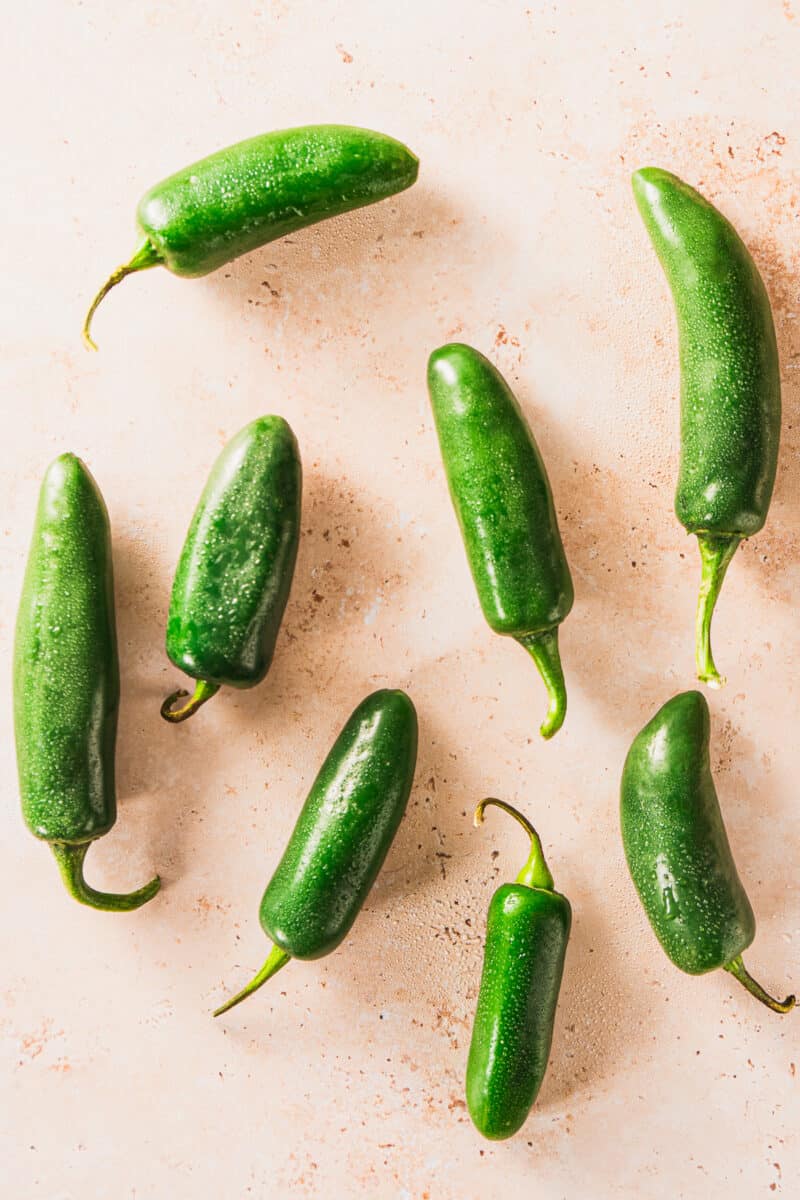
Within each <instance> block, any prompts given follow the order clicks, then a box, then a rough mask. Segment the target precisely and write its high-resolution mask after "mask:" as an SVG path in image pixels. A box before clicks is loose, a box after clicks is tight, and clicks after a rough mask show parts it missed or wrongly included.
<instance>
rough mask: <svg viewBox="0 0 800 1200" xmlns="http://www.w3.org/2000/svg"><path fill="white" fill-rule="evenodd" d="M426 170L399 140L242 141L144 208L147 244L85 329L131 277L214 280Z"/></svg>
mask: <svg viewBox="0 0 800 1200" xmlns="http://www.w3.org/2000/svg"><path fill="white" fill-rule="evenodd" d="M418 168H419V162H418V160H417V158H416V157H415V156H414V155H413V154H412V153H411V151H410V150H409V149H408V148H407V147H406V146H403V145H402V144H401V143H400V142H397V141H395V139H394V138H390V137H387V136H386V135H385V134H383V133H374V132H372V131H371V130H369V129H357V128H353V127H351V126H348V125H305V126H301V127H299V128H297V129H279V130H277V131H275V132H273V133H266V134H262V135H261V136H260V137H254V138H248V139H247V141H244V142H237V144H236V145H234V146H228V147H227V148H226V149H224V150H219V151H217V153H216V154H211V155H209V157H208V158H203V159H201V160H200V161H199V162H196V163H192V165H191V166H189V167H185V168H184V169H183V170H182V171H178V172H177V173H176V174H175V175H170V176H169V178H168V179H165V180H163V181H162V182H161V183H158V184H156V186H155V187H153V188H151V189H150V191H149V192H147V193H145V195H144V196H143V197H142V199H141V200H140V201H139V207H138V209H137V226H138V232H139V236H140V239H141V240H140V242H139V245H138V247H137V249H136V252H135V253H134V255H133V258H132V259H131V260H130V262H128V263H126V264H125V265H124V266H121V267H118V268H117V270H116V271H114V272H113V274H112V275H111V276H110V277H109V279H108V280H107V281H106V283H104V284H103V287H102V288H101V289H100V291H99V292H98V294H97V296H96V297H95V299H94V301H93V302H92V306H91V308H90V309H89V313H88V315H87V317H86V321H85V323H84V327H83V334H84V339H85V341H86V342H87V344H88V345H89V346H91V347H92V348H94V349H96V347H95V345H94V342H93V341H92V339H91V333H90V326H91V321H92V317H93V316H94V313H95V311H96V309H97V307H98V305H99V304H100V302H101V300H102V299H103V297H104V296H106V295H107V294H108V292H109V291H110V290H111V288H112V287H114V286H115V285H116V284H118V283H119V282H120V281H121V280H122V279H124V278H125V277H126V275H131V274H133V273H134V272H135V271H143V270H145V269H146V268H148V267H155V266H165V267H166V268H167V269H168V270H169V271H172V272H173V274H175V275H184V276H187V277H189V278H192V277H195V276H198V275H207V274H208V273H209V272H210V271H216V270H217V268H218V267H221V266H223V265H224V264H225V263H229V262H231V261H232V260H233V259H235V258H238V257H239V256H240V255H242V254H248V253H249V252H250V251H251V250H256V249H257V248H258V247H259V246H264V245H266V244H267V243H268V242H272V241H275V239H276V238H280V237H284V236H285V235H286V234H289V233H294V232H295V231H296V230H298V229H305V227H306V226H307V225H314V224H316V223H317V221H323V220H325V219H326V218H327V217H335V216H338V215H339V214H340V213H345V212H350V211H351V210H352V209H354V208H362V207H363V206H364V205H366V204H374V203H376V202H377V201H378V200H383V199H385V198H386V197H387V196H393V195H395V194H396V193H397V192H402V191H404V190H405V188H408V187H411V185H412V184H413V183H414V182H415V181H416V178H417V171H418Z"/></svg>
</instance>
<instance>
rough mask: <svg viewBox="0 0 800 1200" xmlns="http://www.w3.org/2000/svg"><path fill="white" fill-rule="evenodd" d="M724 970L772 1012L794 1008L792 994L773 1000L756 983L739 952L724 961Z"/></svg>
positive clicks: (785, 1011) (786, 1011)
mask: <svg viewBox="0 0 800 1200" xmlns="http://www.w3.org/2000/svg"><path fill="white" fill-rule="evenodd" d="M725 970H726V971H730V973H731V975H732V976H733V978H734V979H738V980H739V983H740V984H741V985H742V987H745V988H747V990H748V992H749V993H750V995H751V996H755V998H756V1000H760V1001H761V1003H762V1004H766V1006H767V1008H769V1009H771V1011H772V1012H775V1013H788V1012H791V1011H792V1009H793V1008H794V1005H795V999H794V996H787V997H786V999H785V1000H775V999H774V998H773V997H772V996H770V994H769V993H768V992H765V991H764V989H763V987H762V986H761V984H760V983H756V981H755V979H753V977H752V975H750V974H749V973H748V970H747V968H746V967H745V965H744V963H743V962H742V956H741V954H740V955H738V957H737V958H734V959H731V961H730V962H729V963H726V964H725Z"/></svg>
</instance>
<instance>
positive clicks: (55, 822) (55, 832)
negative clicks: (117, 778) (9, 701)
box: [14, 454, 159, 912]
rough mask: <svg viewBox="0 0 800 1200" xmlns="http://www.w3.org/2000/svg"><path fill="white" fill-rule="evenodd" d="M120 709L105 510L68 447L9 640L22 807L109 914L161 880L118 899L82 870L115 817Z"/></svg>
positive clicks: (71, 885) (68, 879)
mask: <svg viewBox="0 0 800 1200" xmlns="http://www.w3.org/2000/svg"><path fill="white" fill-rule="evenodd" d="M118 710H119V661H118V658H117V631H116V621H115V616H114V579H113V570H112V563H111V533H110V530H109V524H108V513H107V512H106V506H105V504H104V503H103V497H102V496H101V495H100V492H99V490H98V488H97V484H96V483H95V481H94V479H93V478H92V476H91V475H90V474H89V471H88V470H87V468H86V467H85V465H84V464H83V463H82V462H81V460H80V459H79V458H76V457H75V455H74V454H62V455H61V457H60V458H57V459H56V460H55V462H53V463H51V464H50V466H49V468H48V470H47V473H46V475H45V477H44V480H43V482H42V488H41V492H40V494H39V507H38V511H37V514H36V524H35V526H34V531H33V539H32V542H31V549H30V554H29V557H28V566H27V570H26V572H25V581H24V583H23V586H22V597H21V599H20V605H19V613H18V616H17V629H16V639H15V643H14V723H15V730H16V742H17V765H18V768H19V784H20V794H21V799H22V815H23V817H24V818H25V823H26V825H27V826H28V828H29V829H30V831H31V833H32V834H33V835H34V837H37V838H42V840H43V841H46V842H49V843H50V846H51V849H52V851H53V854H54V855H55V858H56V862H57V863H58V867H59V870H60V871H61V875H62V878H63V880H64V883H65V885H66V887H67V890H68V891H69V893H70V894H71V895H72V896H74V898H75V899H76V900H78V901H80V903H81V904H88V905H89V906H90V907H92V908H100V909H105V910H106V911H108V912H126V911H129V910H130V909H134V908H138V907H139V906H140V905H141V904H144V903H145V902H146V901H148V900H150V899H151V897H153V896H154V895H155V894H156V892H157V891H158V888H159V879H158V877H156V878H155V879H153V880H151V882H150V883H148V884H147V885H146V886H145V887H143V888H140V889H139V890H138V891H136V892H131V893H130V894H128V895H114V894H109V893H106V892H96V891H95V890H94V889H93V888H91V887H89V885H88V884H87V883H86V881H85V880H84V878H83V860H84V858H85V857H86V852H87V850H88V849H89V846H90V844H91V843H92V842H93V841H95V839H96V838H99V837H102V836H103V834H104V833H108V831H109V829H111V827H112V825H113V824H114V822H115V820H116V818H117V800H116V793H115V790H114V749H115V745H116V738H117V713H118Z"/></svg>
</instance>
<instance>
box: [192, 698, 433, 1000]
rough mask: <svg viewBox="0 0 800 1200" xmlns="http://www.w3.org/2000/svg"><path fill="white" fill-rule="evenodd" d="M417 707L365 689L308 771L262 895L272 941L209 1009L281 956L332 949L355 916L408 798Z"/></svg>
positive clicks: (273, 968)
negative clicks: (313, 774) (251, 969)
mask: <svg viewBox="0 0 800 1200" xmlns="http://www.w3.org/2000/svg"><path fill="white" fill-rule="evenodd" d="M416 761H417V714H416V712H415V711H414V705H413V704H412V703H411V701H410V699H409V698H408V696H407V695H406V693H405V692H400V691H388V690H386V691H379V692H373V693H372V695H371V696H367V698H366V699H365V700H362V702H361V704H359V706H358V708H357V709H356V710H355V712H354V713H353V715H352V716H351V717H350V720H349V721H348V722H347V724H346V725H345V727H344V729H343V730H342V732H341V733H340V734H339V737H338V738H337V739H336V742H335V743H334V746H333V749H332V750H331V751H330V753H329V754H328V757H327V758H326V759H325V762H324V763H323V765H322V769H321V771H320V773H319V775H318V776H317V778H316V780H315V782H314V785H313V787H312V788H311V791H310V792H309V795H308V799H307V800H306V802H305V804H304V806H303V809H302V811H301V813H300V816H299V818H298V820H297V824H296V825H295V828H294V832H293V833H292V836H291V838H290V839H289V844H288V845H287V847H286V850H285V851H284V854H283V858H282V859H281V861H280V863H279V864H278V867H277V870H276V871H275V874H274V875H273V876H272V879H271V880H270V882H269V884H268V885H267V890H266V891H265V892H264V896H263V899H262V901H261V912H260V919H261V927H262V928H263V930H264V932H265V933H266V935H267V937H269V938H270V939H271V941H272V942H273V949H272V951H271V953H270V955H269V957H268V958H267V960H266V962H265V963H264V966H263V967H262V968H261V970H260V971H259V972H258V974H257V975H256V977H255V978H254V979H253V980H252V981H251V982H250V983H248V985H247V987H245V988H244V989H243V990H242V991H241V992H238V993H237V995H235V996H234V997H233V998H232V999H231V1000H228V1001H227V1003H225V1004H223V1005H222V1006H221V1007H220V1008H218V1009H217V1010H216V1012H215V1013H214V1016H215V1017H218V1016H219V1015H220V1014H221V1013H224V1012H227V1011H228V1009H231V1008H233V1007H234V1005H235V1004H239V1003H240V1002H241V1001H242V1000H244V999H246V998H247V997H248V996H251V995H252V994H253V992H255V991H257V990H258V988H260V987H261V986H262V984H264V983H266V982H267V980H268V979H270V978H271V977H272V976H273V975H274V974H275V973H276V972H277V971H279V970H280V969H281V967H283V966H284V965H285V964H286V963H287V962H288V961H289V959H290V958H300V959H312V958H322V957H323V956H324V955H326V954H330V953H331V951H332V950H335V949H336V947H337V946H338V945H339V943H340V942H341V941H342V940H343V939H344V938H345V937H346V935H347V934H348V932H349V931H350V928H351V926H352V924H353V922H354V921H355V919H356V917H357V916H358V913H359V910H360V908H361V906H362V904H363V903H364V900H365V899H366V896H367V893H368V892H369V890H370V888H371V887H372V885H373V883H374V882H375V878H376V876H377V874H378V872H379V871H380V869H381V866H382V865H383V860H384V859H385V857H386V854H387V852H388V850H389V847H390V846H391V844H392V840H393V838H394V835H395V833H396V832H397V827H398V826H399V824H400V821H401V819H402V817H403V813H404V812H405V809H406V804H407V803H408V797H409V793H410V791H411V784H412V783H413V780H414V768H415V765H416Z"/></svg>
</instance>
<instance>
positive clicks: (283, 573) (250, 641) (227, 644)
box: [161, 417, 302, 721]
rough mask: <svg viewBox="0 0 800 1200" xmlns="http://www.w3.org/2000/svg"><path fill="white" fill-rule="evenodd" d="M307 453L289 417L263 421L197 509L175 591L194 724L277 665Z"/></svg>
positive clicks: (173, 615) (220, 470)
mask: <svg viewBox="0 0 800 1200" xmlns="http://www.w3.org/2000/svg"><path fill="white" fill-rule="evenodd" d="M301 490H302V479H301V468H300V455H299V452H298V449H297V442H296V441H295V437H294V434H293V433H292V431H291V429H290V428H289V426H288V425H287V423H286V422H285V421H284V420H283V418H282V417H259V418H258V420H256V421H252V422H251V423H250V424H249V425H246V426H245V427H244V429H242V430H240V432H239V433H237V435H236V437H234V438H233V439H232V440H231V441H230V442H228V444H227V446H226V447H225V449H224V450H223V451H222V453H221V454H220V456H219V458H218V459H217V461H216V463H215V464H214V467H213V469H212V471H211V474H210V476H209V479H208V482H207V484H206V486H205V488H204V490H203V494H202V496H201V497H200V503H199V504H198V506H197V509H196V510H195V514H194V517H193V518H192V523H191V525H190V526H189V532H188V534H187V535H186V541H185V543H184V546H183V551H182V553H181V557H180V561H179V563H178V570H177V572H176V574H175V582H174V584H173V585H172V600H171V602H170V609H169V618H168V621H167V654H168V655H169V657H170V659H171V660H172V662H173V663H174V664H175V666H176V667H179V668H180V669H181V670H182V671H185V672H186V674H187V675H191V676H192V678H193V679H196V680H197V681H198V682H197V686H196V687H195V690H194V695H193V696H192V698H191V699H190V700H189V702H188V704H185V705H184V706H183V707H182V708H179V709H177V710H173V708H172V705H173V704H174V702H175V701H176V700H180V699H181V698H183V697H184V696H186V695H188V693H187V692H185V691H184V690H183V689H181V690H179V691H177V692H173V694H172V695H171V696H168V697H167V699H166V700H165V701H164V703H163V705H162V707H161V715H162V717H164V719H165V720H167V721H185V720H186V718H187V717H190V716H191V715H192V713H194V712H197V709H198V708H199V707H200V705H201V704H204V703H205V702H206V700H209V699H210V698H211V697H212V696H213V695H215V693H216V692H218V691H219V689H220V687H221V686H222V685H223V684H227V685H228V687H234V688H250V687H254V686H255V685H256V684H257V683H260V682H261V680H262V679H263V678H264V676H265V675H266V674H267V671H268V670H269V668H270V664H271V663H272V656H273V653H274V651H275V642H276V639H277V637H278V631H279V629H280V626H281V620H282V619H283V613H284V609H285V608H286V601H287V600H288V598H289V589H290V588H291V585H292V575H293V574H294V565H295V560H296V558H297V543H298V539H299V536H300V498H301Z"/></svg>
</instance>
